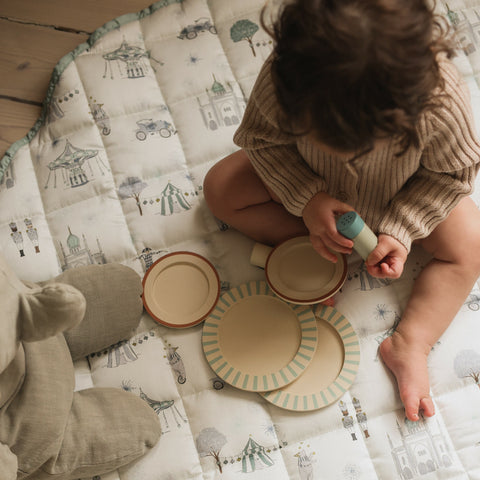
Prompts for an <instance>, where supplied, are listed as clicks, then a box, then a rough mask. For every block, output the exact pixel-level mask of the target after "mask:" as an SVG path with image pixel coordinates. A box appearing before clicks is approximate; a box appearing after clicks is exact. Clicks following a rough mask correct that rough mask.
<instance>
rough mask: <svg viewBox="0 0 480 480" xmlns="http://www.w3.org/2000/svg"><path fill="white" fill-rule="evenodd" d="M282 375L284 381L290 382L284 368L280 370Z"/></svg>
mask: <svg viewBox="0 0 480 480" xmlns="http://www.w3.org/2000/svg"><path fill="white" fill-rule="evenodd" d="M280 375H281V376H282V378H283V381H284V382H285V383H288V377H287V376H286V375H285V372H284V371H283V369H282V370H280Z"/></svg>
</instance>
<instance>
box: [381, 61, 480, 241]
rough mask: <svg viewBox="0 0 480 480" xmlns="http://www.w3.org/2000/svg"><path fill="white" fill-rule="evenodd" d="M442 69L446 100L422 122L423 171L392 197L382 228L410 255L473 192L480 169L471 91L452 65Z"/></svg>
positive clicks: (442, 99)
mask: <svg viewBox="0 0 480 480" xmlns="http://www.w3.org/2000/svg"><path fill="white" fill-rule="evenodd" d="M440 67H441V70H442V74H443V77H444V79H445V92H444V93H445V94H446V95H445V96H442V97H441V102H442V105H441V108H437V109H435V110H433V111H430V112H429V113H428V114H426V115H424V117H423V118H422V120H421V122H420V123H421V125H420V127H419V129H420V132H421V134H420V138H421V142H422V143H423V144H422V145H421V148H422V155H421V158H420V166H419V168H418V170H417V172H416V173H415V174H414V175H413V176H412V177H411V178H410V179H409V180H408V181H407V183H406V184H405V185H404V187H403V188H402V189H401V190H400V191H399V192H398V193H397V194H396V195H395V196H394V197H393V199H392V201H391V202H390V205H389V208H388V210H387V212H386V215H385V216H384V218H383V219H382V220H381V222H380V225H379V228H378V231H379V233H386V234H388V235H391V236H393V237H395V238H396V239H397V240H399V241H400V242H401V243H402V244H403V245H405V247H406V248H407V250H410V247H411V243H412V241H413V240H415V239H420V238H425V237H427V236H428V235H429V234H430V233H431V232H432V231H433V230H434V229H435V227H436V226H437V225H438V224H439V223H441V222H442V221H443V220H444V219H445V218H446V217H447V216H448V214H449V213H450V212H451V211H452V210H453V208H454V207H455V206H456V205H457V204H458V202H459V201H460V199H461V198H463V197H465V196H467V195H469V194H470V193H471V192H472V191H473V187H474V183H475V177H476V174H477V173H478V170H479V165H480V164H479V161H480V142H479V140H478V137H477V132H476V129H475V125H474V120H473V114H472V109H471V104H470V96H469V92H468V87H467V85H466V84H465V83H464V82H463V81H462V80H461V79H460V77H459V74H458V72H457V70H456V68H455V66H454V65H453V64H451V63H450V62H448V61H446V60H445V61H443V62H441V64H440ZM393 161H394V160H393Z"/></svg>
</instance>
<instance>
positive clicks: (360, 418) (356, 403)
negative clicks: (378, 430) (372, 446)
mask: <svg viewBox="0 0 480 480" xmlns="http://www.w3.org/2000/svg"><path fill="white" fill-rule="evenodd" d="M352 403H353V407H354V408H355V416H356V417H357V422H358V425H359V426H360V430H361V431H362V432H363V435H364V437H365V438H369V437H370V434H369V433H368V425H367V414H366V413H365V412H364V411H362V406H361V405H360V400H359V399H358V398H355V397H353V400H352Z"/></svg>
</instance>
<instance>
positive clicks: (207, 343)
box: [203, 340, 218, 347]
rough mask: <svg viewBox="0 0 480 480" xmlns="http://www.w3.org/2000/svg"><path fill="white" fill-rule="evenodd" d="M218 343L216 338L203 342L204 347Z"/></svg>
mask: <svg viewBox="0 0 480 480" xmlns="http://www.w3.org/2000/svg"><path fill="white" fill-rule="evenodd" d="M217 343H218V340H210V341H209V342H203V346H204V347H208V346H210V345H216V344H217Z"/></svg>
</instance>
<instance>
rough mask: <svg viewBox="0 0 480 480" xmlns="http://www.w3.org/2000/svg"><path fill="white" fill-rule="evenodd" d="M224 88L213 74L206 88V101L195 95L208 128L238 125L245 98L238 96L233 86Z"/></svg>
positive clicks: (228, 85) (243, 109)
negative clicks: (211, 82) (209, 86)
mask: <svg viewBox="0 0 480 480" xmlns="http://www.w3.org/2000/svg"><path fill="white" fill-rule="evenodd" d="M227 87H228V89H227V88H225V87H224V86H223V85H222V84H221V83H220V82H219V81H218V80H217V79H216V78H215V75H213V84H212V86H211V88H210V89H207V90H206V96H207V101H206V102H204V103H202V100H203V99H200V98H198V97H197V101H198V105H199V108H200V113H201V115H202V119H203V122H204V123H205V126H206V127H207V129H208V130H217V129H218V128H220V127H230V126H232V125H238V124H239V123H240V119H241V118H242V115H243V112H244V111H245V107H246V103H245V99H244V98H241V97H238V96H237V95H236V94H235V92H234V91H233V87H232V86H231V85H230V84H229V83H227Z"/></svg>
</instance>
